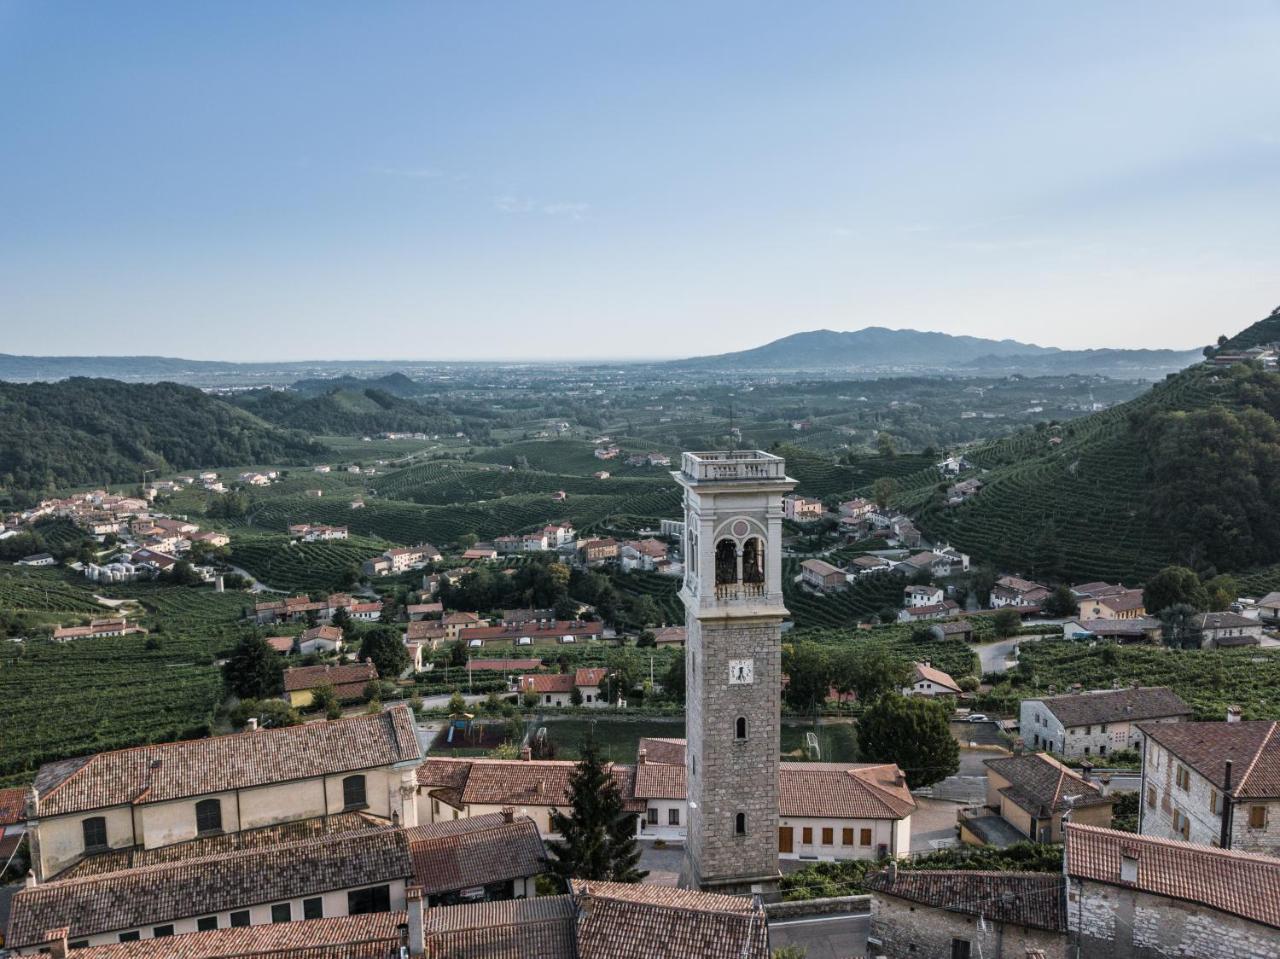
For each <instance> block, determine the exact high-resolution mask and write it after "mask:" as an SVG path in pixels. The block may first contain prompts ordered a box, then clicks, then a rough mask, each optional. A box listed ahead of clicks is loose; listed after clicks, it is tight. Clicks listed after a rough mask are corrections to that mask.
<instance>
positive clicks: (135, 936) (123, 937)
mask: <svg viewBox="0 0 1280 959" xmlns="http://www.w3.org/2000/svg"><path fill="white" fill-rule="evenodd" d="M141 938H142V936H141V935H139V933H138V930H137V929H132V930H130V931H129V932H122V933H120V935H118V936H116V939H118V940H119V941H120V942H137V941H138V940H139V939H141Z"/></svg>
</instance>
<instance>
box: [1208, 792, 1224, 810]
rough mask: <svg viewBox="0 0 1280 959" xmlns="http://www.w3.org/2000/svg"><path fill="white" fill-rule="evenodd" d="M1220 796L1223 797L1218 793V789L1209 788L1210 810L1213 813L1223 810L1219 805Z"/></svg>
mask: <svg viewBox="0 0 1280 959" xmlns="http://www.w3.org/2000/svg"><path fill="white" fill-rule="evenodd" d="M1220 798H1221V797H1220V796H1219V795H1218V790H1216V789H1210V790H1209V811H1210V812H1211V813H1214V814H1217V813H1220V812H1222V810H1221V809H1220V808H1219V807H1218V800H1219V799H1220Z"/></svg>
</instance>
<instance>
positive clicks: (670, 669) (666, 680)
mask: <svg viewBox="0 0 1280 959" xmlns="http://www.w3.org/2000/svg"><path fill="white" fill-rule="evenodd" d="M684 669H685V667H684V653H683V652H681V653H680V654H679V655H678V656H672V657H671V662H670V663H669V664H667V668H666V671H665V672H663V674H662V692H663V694H664V695H665V696H666V697H667V698H668V699H670V700H671V701H672V702H676V703H683V702H684V689H685V682H686V679H685V671H684Z"/></svg>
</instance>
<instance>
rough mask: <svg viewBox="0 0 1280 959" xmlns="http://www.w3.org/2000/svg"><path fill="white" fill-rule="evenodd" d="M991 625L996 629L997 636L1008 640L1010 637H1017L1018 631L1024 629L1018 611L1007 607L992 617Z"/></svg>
mask: <svg viewBox="0 0 1280 959" xmlns="http://www.w3.org/2000/svg"><path fill="white" fill-rule="evenodd" d="M991 625H992V626H993V627H994V628H995V632H996V635H997V636H999V637H1000V638H1001V639H1007V638H1008V637H1010V636H1016V635H1017V634H1018V630H1020V629H1021V628H1022V615H1021V614H1020V613H1019V612H1018V611H1017V610H1016V609H1013V608H1012V607H1009V606H1005V607H1004V608H1003V609H998V610H996V611H995V614H994V615H993V616H992V617H991Z"/></svg>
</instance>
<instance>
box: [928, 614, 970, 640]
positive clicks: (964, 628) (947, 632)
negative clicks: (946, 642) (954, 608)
mask: <svg viewBox="0 0 1280 959" xmlns="http://www.w3.org/2000/svg"><path fill="white" fill-rule="evenodd" d="M929 635H930V636H932V637H933V638H934V639H962V640H964V641H965V642H966V643H971V642H973V639H974V633H973V623H971V622H969V620H967V619H955V620H949V621H947V622H945V623H934V624H933V625H932V626H930V627H929Z"/></svg>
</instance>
